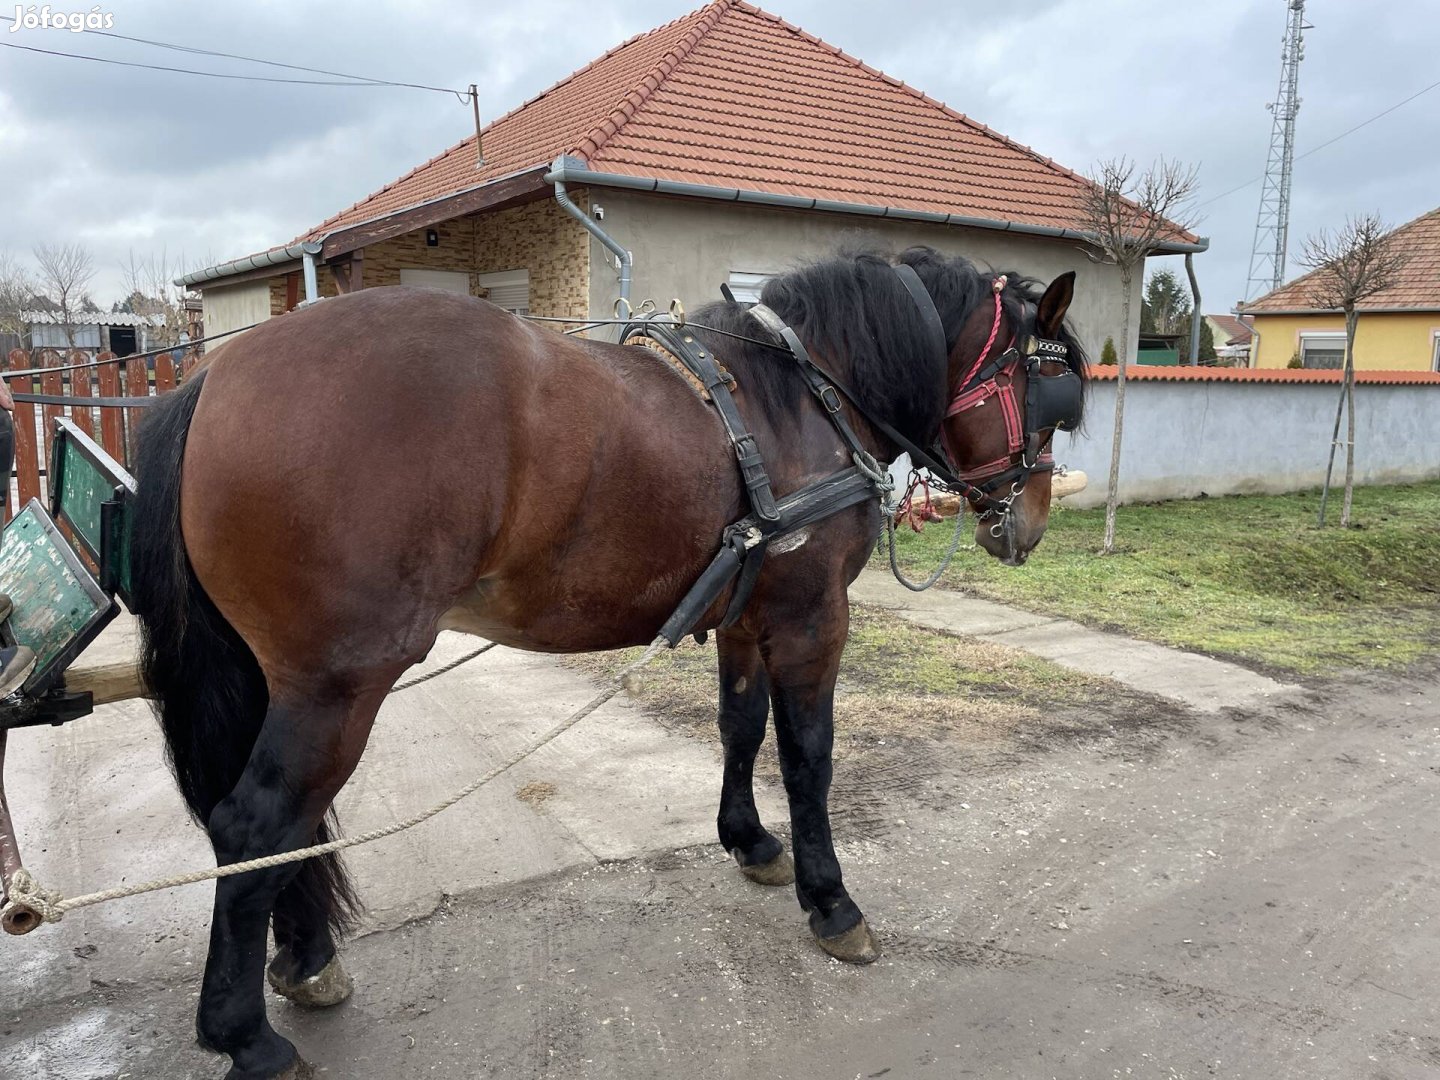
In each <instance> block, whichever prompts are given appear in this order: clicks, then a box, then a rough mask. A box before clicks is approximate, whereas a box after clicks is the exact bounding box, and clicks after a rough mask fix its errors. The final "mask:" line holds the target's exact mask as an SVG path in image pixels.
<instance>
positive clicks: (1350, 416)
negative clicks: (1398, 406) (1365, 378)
mask: <svg viewBox="0 0 1440 1080" xmlns="http://www.w3.org/2000/svg"><path fill="white" fill-rule="evenodd" d="M1357 322H1359V316H1357V315H1356V314H1355V308H1354V306H1353V305H1352V306H1351V308H1350V310H1348V311H1347V312H1345V424H1346V435H1345V501H1344V503H1343V504H1342V505H1341V507H1340V527H1341V528H1342V529H1344V528H1349V526H1350V505H1351V503H1352V502H1354V499H1355V324H1356V323H1357Z"/></svg>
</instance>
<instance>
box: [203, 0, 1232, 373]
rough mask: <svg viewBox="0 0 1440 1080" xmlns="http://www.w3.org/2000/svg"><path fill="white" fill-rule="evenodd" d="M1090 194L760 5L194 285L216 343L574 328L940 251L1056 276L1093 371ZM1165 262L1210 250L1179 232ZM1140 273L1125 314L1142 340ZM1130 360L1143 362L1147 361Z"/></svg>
mask: <svg viewBox="0 0 1440 1080" xmlns="http://www.w3.org/2000/svg"><path fill="white" fill-rule="evenodd" d="M1087 188H1088V181H1086V180H1085V179H1084V178H1083V177H1081V176H1079V175H1077V174H1076V173H1074V172H1072V171H1071V170H1070V169H1067V168H1065V167H1064V166H1062V165H1060V164H1058V163H1056V162H1054V161H1052V160H1050V159H1049V158H1047V157H1045V156H1043V155H1042V154H1040V153H1037V152H1036V151H1034V150H1031V149H1030V148H1029V147H1026V146H1022V145H1020V144H1019V143H1017V142H1015V141H1014V140H1012V139H1009V138H1007V137H1005V136H1004V135H1002V134H1000V133H999V132H997V131H994V130H992V129H990V128H988V127H986V126H985V125H984V124H981V123H979V122H978V121H976V120H973V119H971V118H970V117H968V116H965V115H964V114H962V113H960V112H957V111H955V110H954V109H951V108H949V107H947V106H946V105H943V104H941V103H940V102H938V101H935V100H934V99H932V98H930V97H928V96H926V95H925V94H923V93H922V92H920V91H919V90H916V89H914V88H912V87H910V86H907V85H906V84H905V83H903V82H901V81H900V80H898V79H895V78H893V77H891V76H889V75H886V74H884V73H882V72H880V71H877V70H875V69H874V68H871V67H869V66H867V65H866V64H864V63H862V62H861V61H859V60H857V59H855V58H854V57H851V56H848V55H846V54H845V53H843V52H841V51H840V50H839V49H836V48H834V47H833V46H830V45H827V44H826V43H825V42H823V41H820V40H819V39H817V38H815V37H813V36H812V35H810V34H807V33H805V32H804V31H803V30H800V29H799V28H797V27H795V26H791V25H790V24H788V23H786V22H784V21H783V20H781V19H779V18H777V17H776V16H774V15H771V14H769V13H767V12H765V11H762V10H760V9H759V8H757V7H755V6H753V5H751V4H749V3H747V2H745V0H715V2H713V3H710V4H707V5H706V6H705V7H702V8H699V9H698V10H696V11H693V12H691V13H690V14H688V15H685V16H684V17H682V18H680V19H677V20H675V21H674V22H672V23H669V24H667V25H665V26H662V27H659V28H658V29H655V30H652V31H650V32H649V33H645V34H641V35H639V36H638V37H635V38H633V39H631V40H629V41H627V42H625V43H624V44H622V45H620V46H618V47H616V48H614V49H612V50H611V51H610V52H608V53H606V54H605V55H604V56H602V57H600V58H599V59H597V60H595V61H594V62H593V63H591V64H589V65H587V66H586V67H584V68H582V69H580V70H579V71H577V72H575V73H574V74H572V75H570V76H569V77H567V78H565V79H563V80H561V81H560V82H559V83H557V84H556V85H554V86H553V87H551V88H550V89H549V90H546V91H545V92H544V93H542V94H540V95H539V96H537V97H535V98H533V99H532V100H530V101H527V102H526V103H524V104H523V105H521V106H520V107H519V108H517V109H515V110H514V111H512V112H510V113H508V114H506V115H504V116H502V117H500V118H499V119H498V120H495V121H494V122H493V123H491V124H490V125H489V126H488V127H486V128H485V129H484V130H483V132H482V136H481V140H480V145H479V147H477V145H476V139H475V138H474V137H471V138H469V139H466V140H464V141H462V142H460V143H459V144H457V145H455V146H452V147H451V148H449V149H448V150H446V151H444V152H443V153H441V154H438V155H437V156H435V157H434V158H432V159H431V160H429V161H427V162H425V163H424V164H422V165H419V166H417V167H416V168H414V169H412V170H411V171H410V172H408V173H406V174H405V175H404V176H402V177H400V178H399V179H398V180H396V181H395V182H394V183H391V184H388V185H386V186H385V187H384V188H381V189H380V190H379V191H377V192H375V193H373V194H371V195H370V196H368V197H366V198H364V199H362V200H360V201H359V202H357V203H355V204H354V205H353V206H350V207H348V208H346V209H344V210H342V211H340V212H339V213H337V214H335V215H334V216H332V217H331V218H329V219H328V220H326V221H324V222H321V223H320V224H319V225H317V226H315V227H314V228H313V229H310V230H308V231H307V232H305V233H304V234H303V235H301V236H299V237H296V238H295V239H294V240H293V241H291V242H290V243H286V244H281V245H279V246H277V247H274V248H271V249H269V250H267V251H262V252H258V253H256V254H252V255H248V256H245V257H243V258H240V259H235V260H232V261H229V262H226V263H222V264H220V265H217V266H211V267H206V268H204V269H201V270H197V271H195V272H193V273H191V274H188V275H186V276H185V277H184V278H183V279H182V281H183V282H184V283H185V284H187V285H189V286H192V287H194V288H197V289H199V290H201V291H202V293H203V296H204V306H205V313H204V314H205V327H206V330H207V332H208V333H211V334H216V333H222V332H224V331H226V330H230V329H234V328H237V327H242V326H247V325H250V324H251V323H254V322H257V321H260V320H262V319H265V318H269V317H272V316H275V315H279V314H282V313H283V312H285V311H288V310H290V309H291V308H293V307H295V306H296V305H297V304H299V303H300V302H301V301H303V300H304V299H306V298H307V295H310V294H314V295H318V296H331V295H335V294H337V293H340V292H346V291H350V290H354V289H359V288H369V287H373V286H385V285H399V284H418V285H430V286H435V287H439V288H447V289H454V290H456V291H460V292H466V293H469V294H472V295H478V296H486V297H488V298H489V299H490V300H492V301H493V302H496V303H499V304H500V305H501V306H503V307H506V308H508V309H510V310H513V311H516V312H520V313H528V314H533V315H544V316H551V317H559V318H566V319H574V320H585V319H589V318H600V317H605V316H609V315H611V314H612V312H613V311H614V310H615V309H616V305H617V301H618V300H619V299H620V298H621V297H622V296H623V297H625V298H626V299H627V300H628V301H629V302H630V303H631V304H632V305H634V306H636V307H638V306H639V305H640V304H641V302H642V301H643V300H644V299H646V298H652V299H654V300H655V301H656V302H657V303H658V304H659V305H660V306H661V307H664V306H666V305H668V304H669V302H670V300H671V299H672V298H679V299H680V300H681V301H682V302H683V303H684V304H685V305H687V306H688V307H690V308H692V309H693V308H694V307H696V306H698V305H699V304H701V303H703V302H705V301H708V300H711V299H715V298H716V297H717V296H718V292H719V287H720V285H721V284H725V283H728V284H729V286H730V287H731V289H732V290H733V291H734V293H735V294H736V295H737V296H738V297H739V298H741V299H745V298H747V297H752V296H754V295H755V293H756V291H757V290H758V287H759V286H760V284H761V283H763V281H764V280H765V279H766V278H767V277H769V276H771V275H774V274H776V273H778V272H781V271H783V270H785V269H787V268H789V267H790V266H793V265H795V264H796V263H798V262H802V261H805V260H807V259H811V258H816V257H823V256H824V255H827V254H830V253H833V251H834V250H835V249H836V247H837V246H838V245H839V244H840V243H842V242H851V243H854V242H863V243H872V244H875V245H878V246H883V247H886V248H892V249H900V248H903V247H906V246H909V245H912V244H929V245H932V246H934V247H937V248H940V249H941V250H944V251H947V252H953V253H959V254H965V255H967V256H969V257H971V258H973V259H976V260H978V261H981V262H984V263H988V264H990V265H992V266H994V267H997V268H1003V269H1012V270H1019V271H1021V272H1024V273H1027V274H1030V275H1032V276H1035V277H1039V278H1044V279H1048V278H1051V277H1053V276H1055V275H1057V274H1059V273H1062V272H1064V271H1066V270H1075V271H1076V272H1077V274H1078V277H1079V281H1078V284H1077V289H1076V303H1075V305H1074V306H1073V307H1072V315H1073V316H1074V317H1075V320H1076V323H1077V326H1078V329H1079V332H1080V334H1081V336H1082V339H1083V340H1084V341H1085V342H1086V343H1087V344H1088V345H1090V346H1091V347H1092V348H1094V349H1096V350H1097V351H1098V346H1099V343H1100V342H1101V341H1103V340H1104V339H1105V337H1106V336H1111V335H1114V336H1118V333H1119V325H1120V322H1121V310H1122V305H1121V295H1120V284H1119V278H1118V275H1117V274H1116V273H1115V271H1114V269H1113V268H1112V267H1109V266H1104V265H1100V264H1097V263H1094V262H1092V261H1090V260H1089V259H1087V258H1086V256H1085V254H1084V253H1083V252H1082V251H1081V250H1080V249H1081V248H1082V247H1083V239H1084V235H1083V220H1082V212H1081V200H1082V196H1083V194H1084V192H1085V191H1086V190H1087ZM1172 236H1173V238H1172V239H1170V240H1169V241H1167V243H1166V245H1165V247H1164V248H1162V249H1160V251H1159V252H1157V253H1159V254H1172V253H1176V252H1188V251H1200V250H1204V249H1205V246H1206V243H1205V241H1204V240H1201V239H1199V238H1197V237H1194V236H1192V235H1190V234H1188V233H1184V232H1181V231H1179V230H1176V231H1175V232H1174V233H1173V234H1172ZM1142 277H1143V275H1137V276H1136V281H1135V295H1134V297H1133V298H1132V304H1131V310H1132V313H1133V314H1132V324H1131V326H1130V328H1129V333H1130V338H1131V341H1132V343H1133V341H1134V335H1135V334H1136V333H1137V332H1138V320H1139V312H1140V307H1141V305H1140V302H1139V290H1140V281H1141V279H1142ZM1132 355H1133V351H1132Z"/></svg>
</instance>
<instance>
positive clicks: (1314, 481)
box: [1054, 379, 1440, 507]
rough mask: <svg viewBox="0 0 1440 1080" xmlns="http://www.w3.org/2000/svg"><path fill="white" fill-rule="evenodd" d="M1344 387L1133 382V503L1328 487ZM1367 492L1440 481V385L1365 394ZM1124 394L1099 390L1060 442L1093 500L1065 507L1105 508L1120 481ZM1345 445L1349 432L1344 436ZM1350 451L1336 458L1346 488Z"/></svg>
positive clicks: (1129, 403)
mask: <svg viewBox="0 0 1440 1080" xmlns="http://www.w3.org/2000/svg"><path fill="white" fill-rule="evenodd" d="M1339 393H1340V387H1339V384H1338V383H1328V382H1327V383H1294V382H1274V383H1270V382H1249V381H1246V382H1189V381H1186V382H1178V381H1169V380H1148V379H1130V380H1129V381H1128V382H1127V383H1126V387H1125V435H1124V438H1123V439H1122V441H1121V448H1120V498H1121V501H1122V502H1143V501H1146V500H1151V499H1187V498H1193V497H1195V496H1197V495H1199V494H1200V493H1201V492H1205V493H1207V494H1210V495H1232V494H1244V493H1256V492H1286V491H1302V490H1305V489H1307V488H1316V487H1319V486H1320V484H1321V483H1322V482H1323V481H1324V479H1325V459H1326V456H1327V455H1328V453H1329V449H1330V436H1331V433H1332V431H1333V429H1334V424H1335V405H1336V402H1337V400H1338V397H1339ZM1355 422H1356V432H1355V470H1356V476H1357V479H1358V480H1359V482H1361V483H1366V484H1396V483H1404V482H1410V481H1417V480H1428V479H1434V478H1437V477H1440V444H1437V442H1436V439H1435V432H1436V431H1437V430H1440V384H1424V385H1386V384H1365V383H1361V384H1359V385H1357V386H1356V387H1355ZM1114 424H1115V382H1114V380H1113V379H1104V380H1095V381H1093V382H1092V383H1091V384H1090V397H1089V400H1088V402H1087V404H1086V421H1085V428H1084V430H1083V431H1081V432H1079V433H1076V434H1074V435H1067V434H1064V433H1063V432H1062V433H1061V434H1059V435H1057V436H1056V438H1055V447H1054V450H1055V460H1056V461H1057V462H1062V463H1064V464H1066V465H1068V466H1070V467H1071V468H1077V469H1083V470H1084V471H1085V472H1086V474H1087V475H1088V478H1089V486H1088V487H1087V488H1086V489H1085V491H1083V492H1081V493H1079V494H1077V495H1072V496H1070V497H1069V498H1067V499H1066V500H1065V502H1066V505H1074V506H1081V507H1086V506H1102V505H1104V502H1105V484H1106V479H1107V477H1108V476H1109V474H1110V447H1111V441H1112V440H1111V436H1112V433H1113V430H1114ZM1340 437H1341V438H1342V439H1343V438H1344V437H1345V429H1344V427H1343V426H1342V427H1341V429H1340ZM1344 462H1345V450H1344V447H1343V446H1342V447H1340V449H1339V451H1338V452H1337V454H1336V475H1337V477H1341V478H1343V476H1344Z"/></svg>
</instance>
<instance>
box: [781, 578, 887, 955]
mask: <svg viewBox="0 0 1440 1080" xmlns="http://www.w3.org/2000/svg"><path fill="white" fill-rule="evenodd" d="M848 624H849V611H848V608H847V606H846V599H845V594H844V591H843V590H841V591H839V594H838V600H836V601H833V602H831V603H828V604H827V605H826V606H825V607H824V608H823V609H821V610H817V611H814V612H809V613H806V614H805V615H804V616H798V617H795V618H793V619H790V620H786V621H784V622H781V621H778V620H777V622H775V623H774V624H772V625H771V626H769V627H768V628H767V634H766V637H765V640H764V643H763V646H762V647H763V651H764V657H765V667H766V670H767V671H768V672H769V673H770V684H771V699H772V701H773V703H774V705H775V741H776V743H777V744H778V746H779V749H780V771H781V774H782V775H783V776H784V778H785V793H786V794H787V795H788V796H789V798H790V839H791V843H792V844H793V845H794V847H795V893H796V896H797V897H798V898H799V900H800V906H801V907H803V908H804V909H805V910H806V911H807V912H809V913H810V929H811V931H812V932H813V933H814V935H815V937H816V939H817V940H818V941H819V943H820V947H821V948H823V949H824V950H825V951H826V952H828V953H829V954H830V955H831V956H834V957H836V958H838V959H840V960H847V961H850V962H853V963H870V962H871V961H872V960H875V959H876V958H877V957H879V955H880V950H879V947H878V945H877V944H876V943H875V938H874V937H873V936H872V935H871V933H870V929H869V927H867V926H866V924H865V917H864V915H862V914H861V912H860V908H859V907H858V906H857V905H856V903H855V901H854V900H852V899H850V894H849V893H848V892H846V891H845V882H844V880H843V879H842V878H841V875H840V861H839V860H838V859H837V858H836V857H835V843H834V840H833V839H832V837H831V834H830V808H829V797H830V777H831V757H830V755H831V750H832V747H833V744H834V741H835V680H836V678H837V676H838V675H839V671H840V654H841V652H842V651H843V650H844V648H845V635H846V629H847V627H848Z"/></svg>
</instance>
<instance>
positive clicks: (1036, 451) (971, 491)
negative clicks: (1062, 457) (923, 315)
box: [927, 274, 1084, 536]
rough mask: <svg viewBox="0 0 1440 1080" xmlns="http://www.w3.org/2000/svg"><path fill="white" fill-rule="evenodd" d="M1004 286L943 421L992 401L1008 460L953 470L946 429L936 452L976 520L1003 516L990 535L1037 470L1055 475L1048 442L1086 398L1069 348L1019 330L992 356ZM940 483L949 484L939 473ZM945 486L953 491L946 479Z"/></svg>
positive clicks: (1069, 427)
mask: <svg viewBox="0 0 1440 1080" xmlns="http://www.w3.org/2000/svg"><path fill="white" fill-rule="evenodd" d="M1008 284H1009V279H1008V278H1007V277H1006V276H1005V275H1004V274H1001V275H999V276H998V277H996V278H995V279H994V280H993V281H992V282H991V293H992V295H993V296H994V298H995V316H994V319H993V320H992V322H991V324H990V335H989V337H988V338H986V341H985V347H984V348H983V349H981V350H980V355H979V356H977V357H976V358H975V362H974V363H973V364H971V365H970V367H969V369H968V370H967V371H966V372H965V374H964V375H962V376H961V377H960V379H959V380H958V381H957V382H956V384H955V389H954V391H953V393H952V396H951V399H950V405H949V407H948V408H947V409H946V410H945V419H946V420H949V419H950V418H951V417H954V416H957V415H959V414H960V413H963V412H965V411H967V410H970V409H978V408H980V407H981V406H983V405H984V404H985V403H986V402H988V401H991V400H994V401H995V402H996V403H997V404H998V406H999V408H1000V414H1001V417H1002V418H1003V420H1004V422H1005V442H1006V451H1005V454H1004V455H1003V456H1001V457H998V458H996V459H995V460H993V461H988V462H985V463H984V464H982V465H977V466H975V467H974V468H971V469H966V470H964V471H960V470H958V469H955V468H954V467H953V466H954V462H955V460H956V453H955V447H954V446H953V445H952V442H951V439H950V434H949V432H948V430H946V428H945V426H944V424H943V423H942V425H941V429H940V440H939V446H938V447H937V449H938V450H939V451H940V452H941V454H942V455H943V457H944V459H945V461H946V463H947V464H950V465H951V466H952V468H951V471H952V472H953V473H954V475H955V477H956V478H958V479H959V480H960V481H961V482H962V484H963V486H964V487H963V490H962V491H961V492H959V493H960V494H964V495H965V496H966V497H967V498H969V500H970V502H971V503H972V504H973V505H974V506H975V507H976V509H977V510H979V511H980V520H981V521H984V520H987V519H988V518H992V517H996V516H1000V517H1001V518H1002V521H1001V522H997V523H996V525H994V526H992V528H991V533H992V535H995V536H999V535H1001V533H1002V532H1003V530H1004V525H1005V521H1004V517H1005V515H1008V514H1009V513H1010V510H1011V506H1012V505H1013V503H1014V502H1015V500H1016V499H1017V498H1018V497H1019V496H1020V495H1021V494H1022V493H1023V492H1024V490H1025V485H1026V484H1027V483H1028V482H1029V480H1030V477H1031V476H1032V475H1034V474H1035V473H1037V472H1053V471H1054V469H1055V459H1054V458H1053V457H1052V456H1051V454H1050V449H1049V447H1050V440H1051V439H1052V438H1053V436H1054V433H1055V431H1057V430H1059V431H1073V430H1074V428H1075V426H1076V424H1077V423H1078V422H1079V418H1080V406H1081V401H1082V399H1083V394H1084V391H1083V387H1082V385H1081V382H1080V377H1079V375H1077V374H1076V373H1075V372H1074V371H1073V370H1072V369H1071V368H1070V366H1069V362H1068V356H1069V348H1068V347H1067V346H1066V345H1065V344H1064V342H1061V341H1054V340H1050V339H1045V338H1041V337H1038V336H1037V335H1035V334H1034V333H1029V334H1025V335H1024V336H1023V337H1022V336H1021V334H1020V332H1019V330H1018V329H1017V330H1016V331H1014V332H1012V333H1011V335H1010V341H1009V343H1008V344H1007V345H1006V347H1005V349H1004V350H1003V351H1002V352H1000V353H999V354H998V355H996V356H994V357H993V358H991V356H990V352H991V350H992V349H993V348H994V347H995V340H996V338H997V336H998V335H999V332H1000V323H1001V321H1002V319H1003V316H1004V309H1003V304H1002V300H1001V296H1002V294H1003V293H1004V291H1005V287H1006V286H1007V285H1008ZM932 305H933V301H932ZM1046 363H1055V364H1059V365H1061V366H1062V367H1063V368H1064V370H1063V371H1062V372H1059V373H1056V374H1048V373H1046V372H1045V371H1043V370H1042V367H1041V365H1043V364H1046ZM1021 368H1023V369H1024V370H1025V373H1026V379H1025V386H1026V391H1025V400H1024V402H1023V403H1022V402H1021V401H1020V397H1019V395H1018V394H1017V393H1016V390H1015V380H1016V375H1017V374H1018V373H1019V371H1020V369H1021ZM927 468H931V471H932V472H933V471H934V469H933V467H930V466H927ZM941 479H942V481H946V480H947V478H945V477H944V476H943V474H942V476H941ZM1006 485H1009V491H1008V492H1007V493H1006V494H1005V495H1004V496H1003V497H1001V496H997V495H996V492H998V491H1000V490H1002V489H1004V488H1005V487H1006ZM947 486H951V484H950V482H948V481H947Z"/></svg>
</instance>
